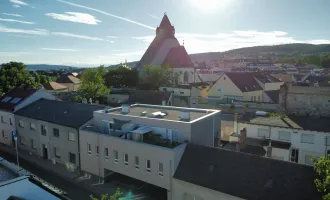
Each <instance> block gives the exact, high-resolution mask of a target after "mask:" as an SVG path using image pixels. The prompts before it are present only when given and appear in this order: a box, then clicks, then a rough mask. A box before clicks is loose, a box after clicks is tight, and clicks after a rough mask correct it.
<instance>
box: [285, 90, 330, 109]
mask: <svg viewBox="0 0 330 200" xmlns="http://www.w3.org/2000/svg"><path fill="white" fill-rule="evenodd" d="M279 104H280V106H281V109H282V110H283V111H285V113H287V114H288V115H291V114H295V115H302V116H308V115H309V116H330V87H318V86H310V85H308V84H285V85H283V86H282V87H281V89H280V94H279Z"/></svg>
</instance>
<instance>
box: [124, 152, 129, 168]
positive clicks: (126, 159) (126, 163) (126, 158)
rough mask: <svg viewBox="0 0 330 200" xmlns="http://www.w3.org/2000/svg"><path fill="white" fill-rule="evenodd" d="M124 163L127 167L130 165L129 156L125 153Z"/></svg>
mask: <svg viewBox="0 0 330 200" xmlns="http://www.w3.org/2000/svg"><path fill="white" fill-rule="evenodd" d="M124 162H125V165H126V166H127V165H128V154H127V153H124Z"/></svg>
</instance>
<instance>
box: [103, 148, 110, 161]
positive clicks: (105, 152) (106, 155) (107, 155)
mask: <svg viewBox="0 0 330 200" xmlns="http://www.w3.org/2000/svg"><path fill="white" fill-rule="evenodd" d="M104 158H105V159H106V160H108V158H109V149H108V148H104Z"/></svg>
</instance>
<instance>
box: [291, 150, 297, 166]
mask: <svg viewBox="0 0 330 200" xmlns="http://www.w3.org/2000/svg"><path fill="white" fill-rule="evenodd" d="M298 159H299V150H298V149H291V158H290V161H291V162H295V163H298Z"/></svg>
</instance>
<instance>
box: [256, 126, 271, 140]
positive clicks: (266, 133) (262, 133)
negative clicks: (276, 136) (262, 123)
mask: <svg viewBox="0 0 330 200" xmlns="http://www.w3.org/2000/svg"><path fill="white" fill-rule="evenodd" d="M258 137H263V138H269V131H268V129H262V128H259V129H258Z"/></svg>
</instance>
